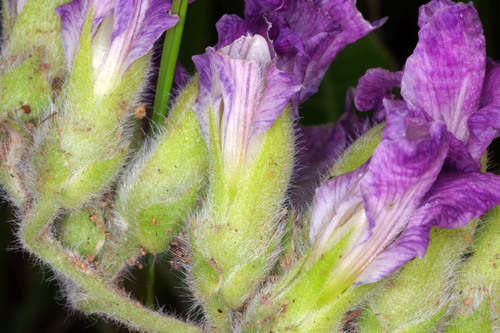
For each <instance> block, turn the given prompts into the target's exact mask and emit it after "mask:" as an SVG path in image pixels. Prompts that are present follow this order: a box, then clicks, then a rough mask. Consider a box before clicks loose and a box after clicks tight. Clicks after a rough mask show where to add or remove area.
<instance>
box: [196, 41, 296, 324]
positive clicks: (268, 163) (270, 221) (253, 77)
mask: <svg viewBox="0 0 500 333" xmlns="http://www.w3.org/2000/svg"><path fill="white" fill-rule="evenodd" d="M194 61H195V64H196V66H197V68H198V71H199V73H200V78H199V93H198V99H197V102H196V104H195V111H196V115H197V117H198V121H199V123H200V128H201V132H202V134H203V136H204V138H205V141H206V142H207V144H208V146H209V149H210V170H209V177H210V178H209V179H210V188H209V191H208V194H207V199H206V200H205V202H204V205H203V208H202V210H201V211H200V212H199V214H197V216H196V217H195V218H194V219H193V221H192V223H191V226H190V231H191V233H190V234H191V236H190V240H191V256H192V258H191V263H192V274H193V280H194V288H195V289H196V290H195V293H196V294H197V296H198V298H199V299H201V300H202V302H207V300H209V299H210V298H211V297H214V295H218V297H220V298H221V302H222V304H224V305H223V306H226V307H229V308H231V309H234V308H238V307H240V306H241V305H242V304H243V302H244V301H245V299H246V298H247V297H248V295H249V293H250V292H251V291H252V289H253V288H255V286H256V285H257V284H258V282H259V281H260V280H261V279H262V278H263V277H264V276H265V275H266V274H267V272H268V271H269V269H270V267H271V265H272V264H273V263H274V259H275V257H276V255H275V251H276V249H277V247H278V244H279V240H280V238H281V229H282V226H280V223H279V220H278V219H279V214H280V212H281V211H282V206H281V204H282V202H283V200H284V195H285V191H286V189H287V187H288V183H289V179H290V175H291V169H292V164H293V154H294V148H293V131H292V121H291V117H290V112H289V109H288V107H286V105H287V103H288V101H289V99H290V97H291V96H292V95H293V94H294V93H295V92H296V91H297V90H298V89H299V86H297V84H296V81H295V80H294V79H293V78H292V77H291V76H290V75H288V74H286V73H283V72H279V71H278V70H277V69H276V68H275V67H274V65H273V64H272V63H271V58H270V54H269V49H268V46H267V43H266V41H265V39H264V38H263V37H261V36H258V35H256V36H247V37H242V38H240V39H238V40H236V41H234V42H233V43H232V44H231V45H229V46H227V47H224V48H222V49H220V50H218V51H215V50H213V49H212V48H208V49H207V53H206V54H204V55H202V56H196V57H194ZM216 297H217V296H216ZM213 310H216V309H213ZM207 311H210V309H209V310H207ZM214 313H216V312H214ZM210 316H211V315H210Z"/></svg>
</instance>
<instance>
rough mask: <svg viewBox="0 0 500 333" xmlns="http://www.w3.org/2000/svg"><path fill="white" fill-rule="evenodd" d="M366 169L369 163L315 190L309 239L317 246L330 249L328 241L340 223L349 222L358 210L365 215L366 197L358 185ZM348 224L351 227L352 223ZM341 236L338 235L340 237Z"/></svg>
mask: <svg viewBox="0 0 500 333" xmlns="http://www.w3.org/2000/svg"><path fill="white" fill-rule="evenodd" d="M367 169H368V164H364V165H363V166H362V167H360V168H358V169H356V170H354V171H352V172H349V173H346V174H343V175H340V176H338V177H335V178H333V179H331V180H329V181H327V182H325V183H324V184H323V185H321V186H320V187H318V189H317V190H316V193H315V195H314V209H313V212H312V216H311V226H310V232H309V242H310V243H311V244H314V247H315V248H318V249H320V250H321V249H324V248H325V247H326V248H328V243H330V239H331V237H332V235H333V233H334V231H336V230H335V229H336V228H337V227H338V226H339V225H340V226H342V225H344V224H346V222H347V221H348V220H349V219H351V218H353V217H355V218H358V216H357V215H358V214H359V213H361V214H363V215H364V210H363V198H362V197H361V192H360V190H359V185H358V184H359V181H360V179H362V177H363V176H364V175H365V173H366V170H367ZM360 223H361V224H362V223H363V222H362V221H360ZM348 227H349V229H350V228H351V227H352V225H348ZM359 227H362V225H360V226H359ZM349 229H348V230H349ZM348 230H346V231H348ZM342 236H343V235H340V236H339V237H337V240H339V238H340V237H342Z"/></svg>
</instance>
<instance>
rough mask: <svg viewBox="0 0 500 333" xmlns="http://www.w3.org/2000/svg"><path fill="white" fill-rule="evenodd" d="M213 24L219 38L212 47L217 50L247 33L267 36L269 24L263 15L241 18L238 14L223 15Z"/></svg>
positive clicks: (272, 54) (272, 53) (272, 52)
mask: <svg viewBox="0 0 500 333" xmlns="http://www.w3.org/2000/svg"><path fill="white" fill-rule="evenodd" d="M215 26H216V28H217V34H218V36H219V40H218V42H217V44H215V46H214V48H215V49H216V50H218V49H221V48H223V47H224V46H227V45H229V44H231V43H232V42H234V41H235V40H237V39H238V38H240V37H242V36H246V35H248V34H250V35H261V36H267V31H268V30H269V27H270V24H269V23H267V22H266V21H265V19H264V17H263V16H252V17H250V18H246V19H242V18H241V17H239V16H238V15H224V16H222V18H221V19H220V20H219V21H218V22H217V23H216V24H215ZM269 46H270V50H269V51H270V53H271V56H274V51H273V50H272V47H271V43H270V42H269Z"/></svg>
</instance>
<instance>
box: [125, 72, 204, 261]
mask: <svg viewBox="0 0 500 333" xmlns="http://www.w3.org/2000/svg"><path fill="white" fill-rule="evenodd" d="M196 94H197V80H196V79H195V80H193V81H192V82H191V83H190V84H189V85H188V87H187V88H186V89H185V90H184V92H183V93H182V94H181V95H180V97H179V99H178V101H177V102H176V104H175V105H174V107H173V110H172V111H171V112H170V116H169V118H168V120H167V126H166V128H165V130H164V132H163V134H162V135H161V136H159V137H158V139H156V140H155V141H154V142H152V143H151V144H150V145H149V146H148V147H146V148H145V149H144V150H143V151H142V153H140V155H139V157H138V158H137V162H136V163H135V164H133V165H132V167H131V168H130V171H129V172H128V173H126V174H125V177H124V178H125V181H124V183H123V185H122V186H121V187H120V188H119V189H118V199H117V208H116V210H117V212H118V215H119V216H120V218H121V219H122V220H123V222H122V223H124V224H126V225H127V227H128V228H131V229H136V230H137V241H138V242H139V244H140V245H141V247H142V248H143V249H144V250H146V251H149V252H153V253H158V252H163V251H165V250H166V249H167V248H168V243H169V242H170V240H171V239H172V237H174V236H176V235H177V234H178V232H179V231H180V230H181V228H182V227H183V225H184V221H185V220H186V218H187V217H188V215H189V214H190V213H191V211H192V210H193V208H194V204H195V202H196V199H197V198H198V196H199V192H200V190H201V189H202V185H203V180H204V178H205V176H206V175H205V172H206V169H207V167H208V152H207V149H206V145H205V143H204V142H203V137H202V136H201V132H200V128H199V126H198V121H197V120H196V116H195V114H194V112H193V111H192V106H193V103H194V100H195V98H196Z"/></svg>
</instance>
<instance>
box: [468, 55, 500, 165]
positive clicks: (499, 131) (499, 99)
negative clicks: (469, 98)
mask: <svg viewBox="0 0 500 333" xmlns="http://www.w3.org/2000/svg"><path fill="white" fill-rule="evenodd" d="M468 125H469V129H470V132H471V137H470V140H469V142H468V148H469V152H470V153H471V155H472V157H473V158H475V159H476V160H479V159H480V158H481V157H482V155H483V154H484V152H485V151H486V148H487V147H488V146H489V145H490V143H491V141H492V140H493V139H494V138H496V137H498V136H500V64H498V63H493V62H490V63H488V66H487V68H486V78H485V80H484V85H483V92H482V94H481V109H480V110H479V111H478V112H476V113H474V114H473V115H472V116H471V117H470V118H469V123H468Z"/></svg>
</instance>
